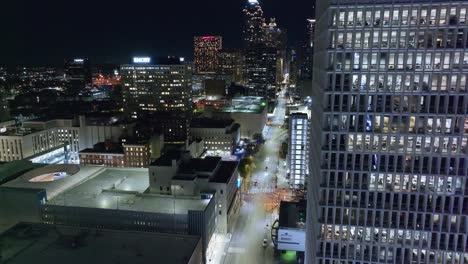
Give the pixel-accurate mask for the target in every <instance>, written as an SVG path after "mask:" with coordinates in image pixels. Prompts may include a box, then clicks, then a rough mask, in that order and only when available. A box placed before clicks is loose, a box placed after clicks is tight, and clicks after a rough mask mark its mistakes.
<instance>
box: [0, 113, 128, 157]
mask: <svg viewBox="0 0 468 264" xmlns="http://www.w3.org/2000/svg"><path fill="white" fill-rule="evenodd" d="M134 126H135V124H133V123H127V122H124V121H120V120H119V119H118V118H116V117H112V116H99V117H93V116H89V117H85V116H79V117H76V118H67V119H53V118H52V119H35V120H30V121H24V122H23V123H22V124H21V125H20V126H19V127H17V126H16V125H15V124H11V123H10V124H9V125H8V126H5V127H3V128H2V129H1V130H0V161H13V160H21V159H25V158H30V157H33V156H35V157H37V156H41V155H43V154H46V153H48V152H52V151H56V150H57V149H60V148H62V151H59V152H60V153H59V154H57V155H66V157H65V158H64V157H61V158H60V159H59V160H58V161H54V162H56V163H60V162H61V163H64V162H70V163H77V162H79V157H78V152H79V151H80V150H83V149H86V148H92V147H93V146H94V144H96V143H98V142H103V141H106V140H111V141H114V142H118V141H119V140H120V138H121V137H123V136H132V135H133V127H134ZM64 159H65V160H64Z"/></svg>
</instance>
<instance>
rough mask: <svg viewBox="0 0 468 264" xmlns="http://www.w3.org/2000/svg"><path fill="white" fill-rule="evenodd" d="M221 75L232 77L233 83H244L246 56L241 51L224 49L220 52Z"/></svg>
mask: <svg viewBox="0 0 468 264" xmlns="http://www.w3.org/2000/svg"><path fill="white" fill-rule="evenodd" d="M218 59H219V73H220V74H223V75H224V74H225V75H231V76H232V82H234V83H236V84H243V83H244V55H243V54H242V52H241V51H240V50H234V49H223V50H221V51H220V52H219V56H218Z"/></svg>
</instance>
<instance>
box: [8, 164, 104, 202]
mask: <svg viewBox="0 0 468 264" xmlns="http://www.w3.org/2000/svg"><path fill="white" fill-rule="evenodd" d="M102 170H105V168H104V167H100V166H78V165H65V164H60V165H59V164H57V165H55V164H54V165H48V166H44V167H40V168H37V169H34V170H31V171H28V172H26V173H24V174H22V175H21V176H19V177H18V178H16V179H14V180H11V181H9V182H7V183H5V184H3V185H2V187H14V188H26V189H44V190H46V192H47V199H51V198H53V197H55V196H57V195H58V194H60V193H62V192H64V191H65V190H67V189H69V188H71V187H72V186H75V185H77V184H79V183H80V182H82V181H84V180H86V179H88V178H91V177H93V176H94V175H95V174H96V173H99V172H100V171H102ZM54 175H56V176H54Z"/></svg>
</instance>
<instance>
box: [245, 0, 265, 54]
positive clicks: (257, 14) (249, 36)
mask: <svg viewBox="0 0 468 264" xmlns="http://www.w3.org/2000/svg"><path fill="white" fill-rule="evenodd" d="M244 15H245V24H244V32H243V33H244V46H245V48H249V47H250V46H252V45H253V44H259V43H263V42H264V40H265V34H264V30H263V26H264V24H265V18H264V17H263V10H262V7H261V6H260V3H259V2H258V1H257V0H248V3H247V6H246V7H245V8H244Z"/></svg>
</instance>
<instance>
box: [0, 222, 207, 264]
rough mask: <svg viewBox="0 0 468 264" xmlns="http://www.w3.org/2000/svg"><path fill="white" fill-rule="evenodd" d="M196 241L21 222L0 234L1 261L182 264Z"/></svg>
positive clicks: (10, 263)
mask: <svg viewBox="0 0 468 264" xmlns="http://www.w3.org/2000/svg"><path fill="white" fill-rule="evenodd" d="M199 241H200V238H199V237H196V236H189V235H175V234H170V235H168V234H160V233H142V232H125V231H115V230H105V229H100V230H96V229H86V228H75V227H65V226H49V225H42V224H24V223H21V224H18V225H15V226H14V227H12V228H10V229H8V230H7V231H6V232H4V233H2V234H0V244H2V245H3V246H2V259H1V260H0V263H8V264H24V263H47V264H63V263H67V264H82V263H100V264H115V263H134V264H148V263H155V261H156V262H158V263H159V261H161V263H177V264H179V263H181V264H182V263H188V262H189V260H190V258H191V257H192V255H194V251H195V250H196V247H197V245H198V243H199ZM97 249H99V250H97Z"/></svg>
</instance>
